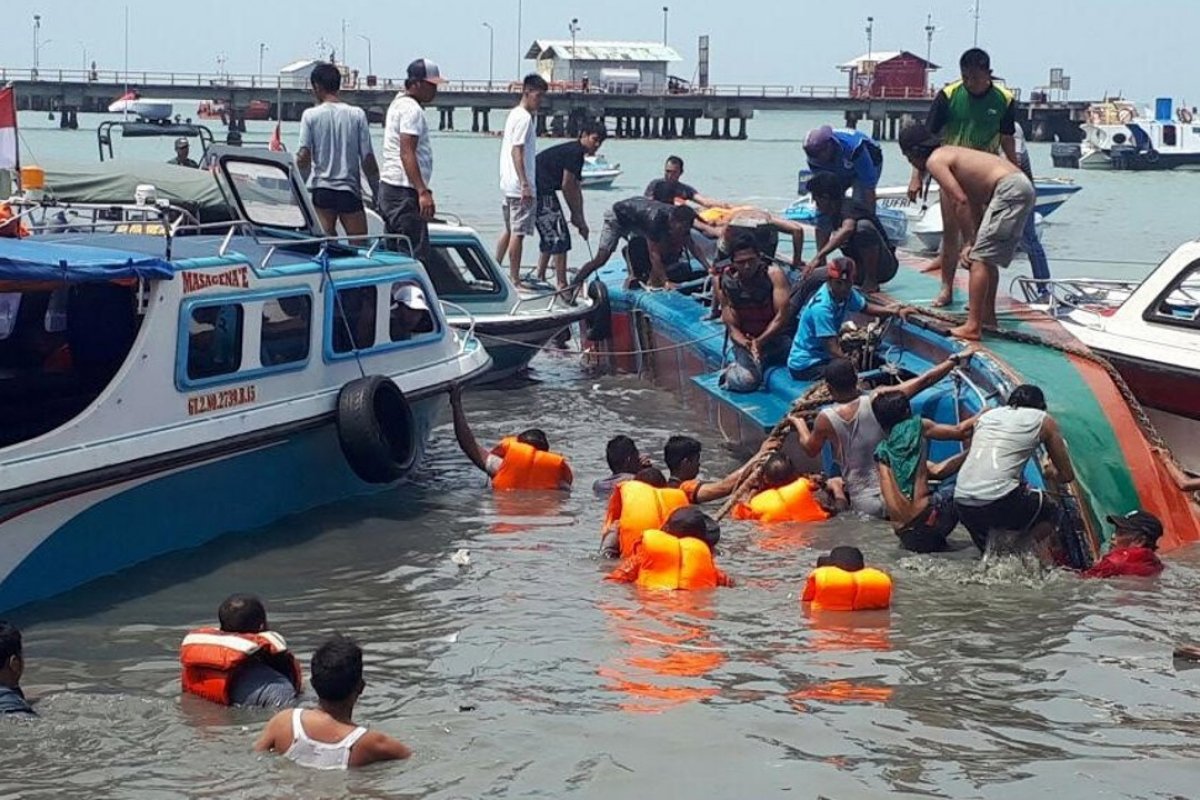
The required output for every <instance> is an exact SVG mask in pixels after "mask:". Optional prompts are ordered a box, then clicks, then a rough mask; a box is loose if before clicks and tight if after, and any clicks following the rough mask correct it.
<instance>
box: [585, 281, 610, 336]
mask: <svg viewBox="0 0 1200 800" xmlns="http://www.w3.org/2000/svg"><path fill="white" fill-rule="evenodd" d="M587 296H588V298H589V299H591V301H592V310H591V311H590V312H589V313H588V315H587V338H588V341H591V342H600V341H604V340H605V339H611V338H612V305H611V304H610V303H609V300H608V286H607V285H605V284H604V283H603V282H601V281H592V282H591V283H589V284H588V287H587Z"/></svg>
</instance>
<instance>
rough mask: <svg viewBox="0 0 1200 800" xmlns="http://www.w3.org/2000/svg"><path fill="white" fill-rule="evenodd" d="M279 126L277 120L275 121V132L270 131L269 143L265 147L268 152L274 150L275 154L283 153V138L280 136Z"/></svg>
mask: <svg viewBox="0 0 1200 800" xmlns="http://www.w3.org/2000/svg"><path fill="white" fill-rule="evenodd" d="M279 125H280V123H279V120H276V121H275V130H273V131H271V141H270V143H269V144H268V145H267V149H268V150H275V151H277V152H282V151H283V137H282V135H281V134H282V131H281V130H280V128H279Z"/></svg>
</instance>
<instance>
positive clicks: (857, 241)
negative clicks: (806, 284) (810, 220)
mask: <svg viewBox="0 0 1200 800" xmlns="http://www.w3.org/2000/svg"><path fill="white" fill-rule="evenodd" d="M808 191H809V194H810V195H812V199H813V203H814V204H815V205H816V207H817V225H816V229H817V252H816V253H815V254H814V255H813V257H812V258H811V259H809V261H808V263H807V264H805V265H804V274H805V276H806V277H807V276H809V275H811V274H812V273H813V271H814V270H815V269H816V268H817V267H820V266H822V265H824V264H825V258H826V257H827V256H829V255H830V254H831V253H832V252H833V251H834V250H840V251H841V252H842V255H844V256H846V257H848V258H852V259H854V263H855V264H856V265H857V266H858V270H857V271H856V273H855V280H856V282H857V283H858V285H859V286H861V287H862V290H863V291H864V292H866V293H867V294H873V293H875V292H877V291H879V285H880V284H882V283H887V282H888V281H890V280H891V279H892V278H894V277H896V271H897V270H898V269H899V268H900V262H899V261H897V260H896V248H895V247H894V246H893V245H892V243H891V242H889V241H888V237H887V231H885V230H884V229H883V225H882V224H880V222H879V217H877V216H876V215H875V206H874V204H871V205H867V204H865V203H863V202H862V201H860V200H857V199H855V198H854V197H846V196H845V190H844V189H843V188H842V184H841V182H840V181H839V179H838V177H837V175H835V174H833V173H831V172H823V173H820V174H818V175H814V176H813V178H812V180H810V181H809V182H808Z"/></svg>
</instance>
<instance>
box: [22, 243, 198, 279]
mask: <svg viewBox="0 0 1200 800" xmlns="http://www.w3.org/2000/svg"><path fill="white" fill-rule="evenodd" d="M174 274H175V270H174V268H173V267H172V266H171V262H169V261H164V260H163V259H161V258H158V257H157V256H149V255H146V254H145V253H134V252H130V251H128V250H113V249H110V248H107V247H89V246H87V245H83V244H71V243H66V242H54V241H51V242H47V241H38V239H37V238H36V237H26V238H24V239H0V280H9V281H65V282H68V283H84V282H88V281H110V280H116V279H119V278H144V279H146V280H170V279H171V278H172V276H174Z"/></svg>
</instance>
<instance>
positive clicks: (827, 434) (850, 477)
mask: <svg viewBox="0 0 1200 800" xmlns="http://www.w3.org/2000/svg"><path fill="white" fill-rule="evenodd" d="M972 352H974V351H972V350H963V351H961V352H958V353H953V354H951V355H950V356H949V357H948V358H946V360H944V361H942V362H941V363H940V364H938V365H937V366H935V367H933V368H931V369H929V370H927V371H925V372H923V373H921V374H920V375H918V376H917V377H915V378H910V379H909V380H907V381H904V382H903V383H900V384H897V385H895V386H887V387H884V388H881V389H875V390H874V391H872V392H860V391H859V388H858V374H857V373H855V371H854V365H853V364H851V363H850V362H849V361H848V360H846V359H844V358H838V359H835V360H833V361H831V362H829V364H828V365H827V366H826V367H825V368H824V379H825V385H826V387H828V389H829V394H830V396H831V397H832V398H833V401H834V403H835V404H836V405H833V406H829V407H826V408H823V409H821V412H820V413H819V414H817V418H816V421H815V422H814V423H813V427H812V430H811V431H810V430H809V427H808V423H807V422H805V421H804V418H803V417H802V416H800V415H798V414H797V415H792V416H790V417H789V419H790V420H791V422H792V427H793V428H794V429H795V431H796V436H797V438H798V439H799V441H800V448H801V449H802V450H803V451H804V452H805V453H807V454H808V455H809V457H813V458H815V457H816V456H817V454H818V453H820V452H821V450H822V448H824V447H825V445H826V444H828V445H830V447H831V448H832V452H833V460H834V462H836V464H837V465H838V467H839V468H840V472H841V474H840V476H835V475H833V474H830V475H829V478H830V479H829V490H830V492H831V493H832V494H833V495H834V497H835V498H839V499H840V498H842V497H845V499H846V500H847V501H848V504H849V508H850V509H852V510H854V511H856V512H858V513H860V514H866V515H868V516H872V517H878V518H880V519H883V518H885V517H886V516H887V515H886V509H885V508H884V503H883V497H882V494H881V490H880V488H879V471H878V470H877V469H876V468H875V448H877V447H878V446H879V443H880V442H882V441H883V439H884V432H883V428H882V427H880V424H879V421H878V420H877V419H876V418H875V412H874V411H873V410H872V408H871V400H872V399H873V398H874V397H875V396H876V395H877V394H879V393H881V392H898V393H899V394H901V395H902V396H904V397H905V398H908V399H910V400H911V399H912V398H913V397H915V396H916V395H917V393H918V392H921V391H923V390H924V389H927V388H928V387H930V386H933V385H934V384H936V383H937V382H938V381H940V380H942V378H945V377H946V376H947V375H949V374H950V373H951V372H952V371H953V370H954V368H955V367H957V366H958V365H959V364H961V363H963V362H964V361H965V360H966V359H968V358H970V357H971V353H972Z"/></svg>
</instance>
